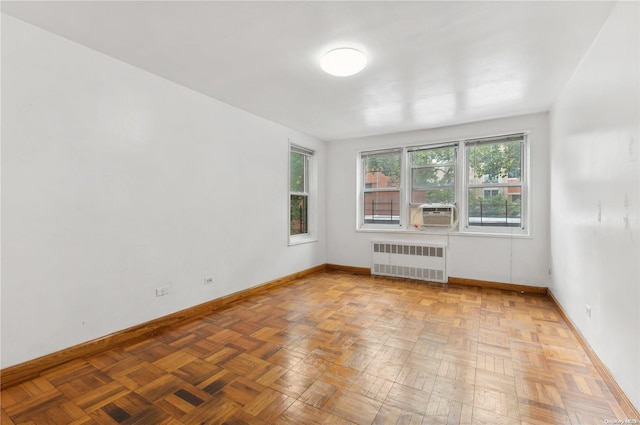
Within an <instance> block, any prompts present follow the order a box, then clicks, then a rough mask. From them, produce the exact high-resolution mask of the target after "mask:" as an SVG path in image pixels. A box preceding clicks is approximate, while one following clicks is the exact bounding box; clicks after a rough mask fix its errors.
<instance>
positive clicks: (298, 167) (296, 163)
mask: <svg viewBox="0 0 640 425" xmlns="http://www.w3.org/2000/svg"><path fill="white" fill-rule="evenodd" d="M289 158H290V164H289V170H290V173H291V174H290V175H289V190H290V191H291V192H306V190H305V189H306V182H305V179H306V161H307V157H306V156H305V155H303V154H301V153H298V152H291V155H290V157H289Z"/></svg>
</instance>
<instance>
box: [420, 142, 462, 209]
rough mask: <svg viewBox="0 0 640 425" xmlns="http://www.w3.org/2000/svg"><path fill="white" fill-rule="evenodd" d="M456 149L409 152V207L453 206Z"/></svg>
mask: <svg viewBox="0 0 640 425" xmlns="http://www.w3.org/2000/svg"><path fill="white" fill-rule="evenodd" d="M456 151H457V149H456V146H443V147H435V148H419V149H415V150H413V149H411V150H409V158H410V164H411V204H417V205H420V204H454V203H455V178H456Z"/></svg>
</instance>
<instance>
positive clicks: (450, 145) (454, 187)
mask: <svg viewBox="0 0 640 425" xmlns="http://www.w3.org/2000/svg"><path fill="white" fill-rule="evenodd" d="M442 148H453V149H454V160H453V161H451V162H446V163H437V164H429V165H414V164H413V158H412V155H413V154H414V153H416V152H420V151H428V150H437V149H442ZM459 149H460V147H459V144H458V142H454V143H439V144H434V145H423V146H415V147H414V146H412V147H408V148H406V151H407V152H406V155H407V173H408V177H409V184H408V186H409V195H408V196H409V197H408V201H409V207H415V206H418V205H422V204H425V203H428V202H426V201H425V202H417V203H416V202H413V190H414V186H413V171H414V170H416V169H425V168H438V167H453V183H452V184H450V185H446V186H434V187H433V188H436V187H441V189H439V190H442V189H444V188H450V189H451V190H452V191H453V202H451V204H453V205H457V199H458V190H457V188H458V179H459V177H458V157H459V154H458V150H459Z"/></svg>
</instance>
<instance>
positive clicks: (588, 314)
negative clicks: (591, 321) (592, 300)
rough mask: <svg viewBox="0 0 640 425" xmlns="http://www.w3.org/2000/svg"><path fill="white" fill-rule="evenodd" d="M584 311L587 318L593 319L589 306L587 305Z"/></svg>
mask: <svg viewBox="0 0 640 425" xmlns="http://www.w3.org/2000/svg"><path fill="white" fill-rule="evenodd" d="M584 309H585V311H586V312H587V317H591V306H590V305H589V304H585V305H584Z"/></svg>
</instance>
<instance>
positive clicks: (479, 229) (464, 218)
mask: <svg viewBox="0 0 640 425" xmlns="http://www.w3.org/2000/svg"><path fill="white" fill-rule="evenodd" d="M501 142H502V143H511V142H519V143H520V181H519V182H516V183H509V182H499V181H498V182H487V183H470V178H469V173H470V170H471V167H470V155H469V148H470V147H472V146H478V145H489V144H497V143H501ZM529 146H530V143H529V135H528V133H527V132H520V133H511V134H504V135H500V136H493V137H483V138H478V139H470V140H465V141H464V155H463V156H464V167H463V170H464V173H465V175H464V180H463V184H462V186H463V187H462V196H463V199H464V208H461V209H462V211H460V219H461V221H460V223H461V228H462V230H463V231H464V232H467V233H488V234H499V235H514V234H519V235H528V234H529V226H530V222H531V221H530V210H529V204H530V202H529V178H528V176H529V168H530V167H529ZM510 187H520V194H519V195H520V199H521V200H520V225H519V226H503V225H495V226H491V225H479V226H478V225H470V224H469V204H470V200H469V191H470V190H471V189H483V190H487V189H491V190H493V189H498V190H499V189H500V188H505V189H508V188H510ZM483 193H484V191H483Z"/></svg>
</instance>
